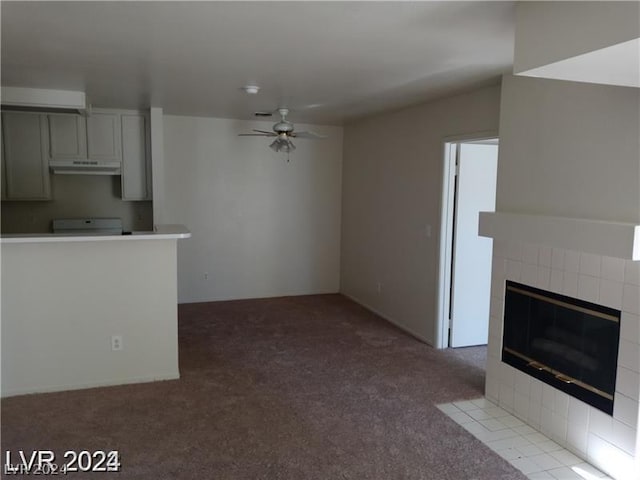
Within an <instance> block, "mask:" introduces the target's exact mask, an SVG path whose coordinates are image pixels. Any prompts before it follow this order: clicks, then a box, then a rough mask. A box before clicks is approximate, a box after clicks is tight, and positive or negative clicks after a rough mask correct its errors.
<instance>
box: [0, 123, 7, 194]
mask: <svg viewBox="0 0 640 480" xmlns="http://www.w3.org/2000/svg"><path fill="white" fill-rule="evenodd" d="M3 120H4V119H3ZM3 137H4V134H3V133H2V128H0V177H2V185H1V191H2V197H1V199H2V200H6V199H7V169H6V168H5V166H4V141H3V140H2V139H3Z"/></svg>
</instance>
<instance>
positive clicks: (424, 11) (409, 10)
mask: <svg viewBox="0 0 640 480" xmlns="http://www.w3.org/2000/svg"><path fill="white" fill-rule="evenodd" d="M0 8H1V18H2V56H1V59H2V84H3V85H10V86H24V87H39V88H53V89H68V90H84V91H86V92H87V95H88V96H89V99H90V101H91V103H92V104H93V105H94V106H102V107H120V108H138V107H148V106H150V105H153V106H161V107H163V108H164V109H165V112H167V113H174V114H186V115H202V116H215V117H224V118H240V119H243V118H244V119H249V118H253V112H254V111H256V110H273V109H275V108H276V107H278V106H288V107H290V108H291V109H292V114H291V118H292V119H293V120H298V121H305V122H309V123H329V124H340V123H343V122H345V121H349V120H350V119H353V118H357V117H361V116H364V115H367V114H371V113H375V112H379V111H383V110H389V109H395V108H400V107H403V106H406V105H410V104H415V103H419V102H423V101H425V100H429V99H432V98H436V97H438V96H443V95H446V94H449V93H453V92H457V91H463V90H466V89H471V88H474V87H476V86H480V85H486V84H491V83H497V81H498V79H499V76H500V75H501V74H502V73H504V72H508V71H510V70H511V68H512V63H513V38H514V33H513V30H514V5H513V2H482V1H475V2H360V1H359V2H188V3H187V2H68V3H64V2H60V3H59V2H6V1H3V2H2V3H1V7H0ZM254 82H255V83H257V84H258V85H260V86H261V87H262V89H261V91H260V93H259V94H258V95H256V96H249V95H246V94H245V93H244V92H242V91H241V90H240V87H242V86H243V85H245V84H247V83H254Z"/></svg>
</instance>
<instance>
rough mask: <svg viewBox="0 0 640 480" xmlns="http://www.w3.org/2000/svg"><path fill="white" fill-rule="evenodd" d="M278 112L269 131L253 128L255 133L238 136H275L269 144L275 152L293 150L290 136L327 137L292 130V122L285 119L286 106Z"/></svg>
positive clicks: (287, 111)
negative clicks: (278, 116) (276, 119)
mask: <svg viewBox="0 0 640 480" xmlns="http://www.w3.org/2000/svg"><path fill="white" fill-rule="evenodd" d="M278 113H279V114H280V121H279V122H277V123H276V124H274V125H273V131H272V132H269V131H267V130H256V129H253V131H254V132H255V133H240V134H238V136H240V137H276V138H275V139H274V140H273V143H271V145H269V148H271V149H272V150H274V151H276V152H286V153H287V154H288V153H290V152H293V151H294V150H295V149H296V146H295V145H294V144H293V142H292V141H291V139H292V138H312V139H322V138H327V137H326V136H324V135H319V134H317V133H313V132H296V131H294V126H293V123H291V122H290V121H288V120H287V115H288V114H289V109H288V108H279V109H278Z"/></svg>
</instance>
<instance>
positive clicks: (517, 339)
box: [502, 281, 621, 415]
mask: <svg viewBox="0 0 640 480" xmlns="http://www.w3.org/2000/svg"><path fill="white" fill-rule="evenodd" d="M620 317H621V312H620V310H615V309H613V308H608V307H605V306H602V305H597V304H595V303H590V302H586V301H583V300H578V299H575V298H572V297H568V296H565V295H560V294H557V293H552V292H548V291H545V290H542V289H539V288H534V287H531V286H528V285H523V284H520V283H517V282H513V281H507V282H506V287H505V304H504V331H503V348H502V360H503V361H504V362H505V363H507V364H509V365H511V366H513V367H515V368H517V369H518V370H520V371H522V372H524V373H527V374H528V375H531V376H533V377H535V378H538V379H539V380H541V381H543V382H545V383H547V384H549V385H551V386H553V387H555V388H557V389H559V390H562V391H563V392H565V393H567V394H569V395H572V396H574V397H576V398H578V399H579V400H582V401H583V402H585V403H587V404H589V405H591V406H593V407H595V408H597V409H599V410H602V411H603V412H605V413H607V414H609V415H612V414H613V400H614V393H615V385H616V367H617V362H618V344H619V338H620Z"/></svg>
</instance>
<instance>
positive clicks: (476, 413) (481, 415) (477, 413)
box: [466, 409, 491, 420]
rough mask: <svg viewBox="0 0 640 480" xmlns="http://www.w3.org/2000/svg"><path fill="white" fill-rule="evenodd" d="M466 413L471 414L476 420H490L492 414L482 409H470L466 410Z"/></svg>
mask: <svg viewBox="0 0 640 480" xmlns="http://www.w3.org/2000/svg"><path fill="white" fill-rule="evenodd" d="M466 414H467V415H469V416H470V417H471V418H473V419H474V420H488V419H489V418H491V415H489V414H488V413H487V412H485V411H484V410H482V409H478V410H469V411H467V412H466Z"/></svg>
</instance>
